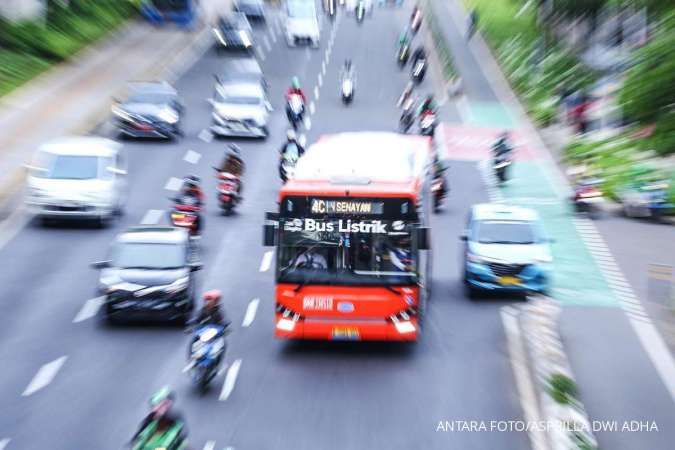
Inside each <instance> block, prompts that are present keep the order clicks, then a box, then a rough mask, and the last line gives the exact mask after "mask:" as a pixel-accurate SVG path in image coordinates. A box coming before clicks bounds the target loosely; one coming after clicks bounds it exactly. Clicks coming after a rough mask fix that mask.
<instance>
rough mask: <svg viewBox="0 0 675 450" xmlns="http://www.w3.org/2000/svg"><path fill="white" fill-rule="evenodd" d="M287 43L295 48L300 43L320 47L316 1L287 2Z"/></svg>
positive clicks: (291, 0)
mask: <svg viewBox="0 0 675 450" xmlns="http://www.w3.org/2000/svg"><path fill="white" fill-rule="evenodd" d="M285 9H286V19H285V23H286V42H287V43H288V45H289V46H290V47H295V46H296V45H297V44H298V43H299V42H308V43H309V44H310V45H311V46H312V47H314V48H318V47H319V38H320V31H319V19H318V17H317V14H316V6H315V4H314V0H288V1H287V2H286V8H285Z"/></svg>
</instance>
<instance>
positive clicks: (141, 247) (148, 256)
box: [112, 242, 186, 269]
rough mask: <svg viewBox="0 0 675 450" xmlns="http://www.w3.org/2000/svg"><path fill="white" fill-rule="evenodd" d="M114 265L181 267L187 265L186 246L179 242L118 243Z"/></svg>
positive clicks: (144, 267) (131, 267) (134, 267)
mask: <svg viewBox="0 0 675 450" xmlns="http://www.w3.org/2000/svg"><path fill="white" fill-rule="evenodd" d="M112 261H113V266H114V267H119V268H123V269H179V268H181V267H184V266H185V261H186V255H185V247H184V246H182V245H178V244H158V243H144V242H129V243H119V244H116V245H115V246H114V248H113V252H112Z"/></svg>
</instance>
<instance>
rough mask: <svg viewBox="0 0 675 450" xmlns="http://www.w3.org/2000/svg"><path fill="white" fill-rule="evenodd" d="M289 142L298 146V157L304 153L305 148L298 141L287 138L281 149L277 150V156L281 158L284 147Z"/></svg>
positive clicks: (284, 152) (283, 153) (284, 151)
mask: <svg viewBox="0 0 675 450" xmlns="http://www.w3.org/2000/svg"><path fill="white" fill-rule="evenodd" d="M290 144H295V145H296V147H297V148H298V157H300V156H302V155H304V154H305V148H304V147H303V146H302V145H300V143H299V142H298V141H297V140H295V139H293V140H288V141H286V142H285V143H284V144H283V145H282V146H281V149H280V150H279V156H280V157H281V158H282V159H283V157H284V155H285V154H286V149H287V148H288V146H289V145H290Z"/></svg>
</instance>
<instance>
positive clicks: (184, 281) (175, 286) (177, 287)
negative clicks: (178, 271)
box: [164, 277, 190, 294]
mask: <svg viewBox="0 0 675 450" xmlns="http://www.w3.org/2000/svg"><path fill="white" fill-rule="evenodd" d="M189 281H190V278H189V277H183V278H179V279H177V280H176V281H174V282H173V283H171V284H169V285H168V286H166V287H165V288H164V290H165V291H166V292H168V293H169V294H175V293H176V292H180V291H183V290H185V288H187V285H188V282H189Z"/></svg>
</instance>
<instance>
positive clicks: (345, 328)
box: [274, 314, 420, 341]
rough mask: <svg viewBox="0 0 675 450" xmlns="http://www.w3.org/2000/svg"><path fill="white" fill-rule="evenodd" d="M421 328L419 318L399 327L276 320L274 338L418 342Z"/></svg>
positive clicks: (366, 321)
mask: <svg viewBox="0 0 675 450" xmlns="http://www.w3.org/2000/svg"><path fill="white" fill-rule="evenodd" d="M419 333H420V328H419V325H418V323H417V319H416V318H411V319H410V320H409V321H399V322H397V323H394V322H391V321H387V320H384V319H364V320H349V321H339V320H330V321H328V320H324V319H312V318H303V319H301V320H293V318H292V317H283V315H281V314H277V316H276V326H275V331H274V334H275V336H276V337H277V338H278V339H306V340H326V341H416V340H417V338H418V335H419Z"/></svg>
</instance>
